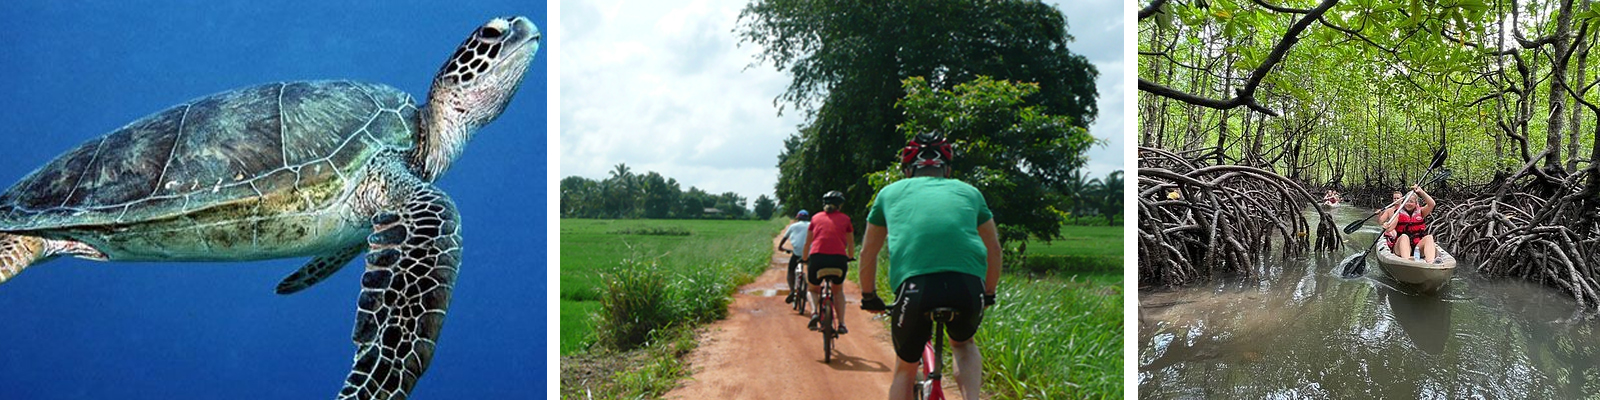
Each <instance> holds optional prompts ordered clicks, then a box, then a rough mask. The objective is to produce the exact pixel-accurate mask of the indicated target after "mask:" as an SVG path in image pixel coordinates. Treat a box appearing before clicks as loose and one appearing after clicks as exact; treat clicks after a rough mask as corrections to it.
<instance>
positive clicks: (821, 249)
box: [807, 211, 855, 255]
mask: <svg viewBox="0 0 1600 400" xmlns="http://www.w3.org/2000/svg"><path fill="white" fill-rule="evenodd" d="M852 233H855V227H853V226H851V225H850V216H849V215H844V213H842V212H838V211H823V212H820V213H817V215H813V216H811V229H810V232H809V234H808V235H807V238H809V239H811V253H810V254H836V255H847V254H844V250H845V248H844V244H845V243H844V240H845V235H849V234H852Z"/></svg>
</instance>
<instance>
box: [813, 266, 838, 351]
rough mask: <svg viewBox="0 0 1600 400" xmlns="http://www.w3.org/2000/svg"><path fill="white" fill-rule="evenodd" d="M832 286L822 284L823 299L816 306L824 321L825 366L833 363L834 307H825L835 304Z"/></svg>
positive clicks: (823, 345)
mask: <svg viewBox="0 0 1600 400" xmlns="http://www.w3.org/2000/svg"><path fill="white" fill-rule="evenodd" d="M831 286H832V285H829V284H828V282H823V283H822V298H821V299H819V301H818V304H817V305H816V307H817V311H818V312H819V313H820V315H821V319H822V363H824V364H826V363H830V362H833V336H834V333H833V329H834V325H833V307H829V306H825V305H829V304H833V301H832V300H833V290H831V289H832V288H831Z"/></svg>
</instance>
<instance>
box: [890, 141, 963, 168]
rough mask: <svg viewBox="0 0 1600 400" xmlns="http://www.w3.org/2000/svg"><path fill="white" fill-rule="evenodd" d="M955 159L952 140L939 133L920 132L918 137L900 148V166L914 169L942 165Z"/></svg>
mask: <svg viewBox="0 0 1600 400" xmlns="http://www.w3.org/2000/svg"><path fill="white" fill-rule="evenodd" d="M954 159H955V153H953V152H951V151H950V142H948V141H946V140H944V137H942V136H939V135H938V134H937V133H919V134H917V137H916V138H913V139H911V141H909V142H906V147H902V148H900V168H901V169H905V170H912V169H916V168H920V167H942V166H945V165H947V164H949V163H950V161H951V160H954Z"/></svg>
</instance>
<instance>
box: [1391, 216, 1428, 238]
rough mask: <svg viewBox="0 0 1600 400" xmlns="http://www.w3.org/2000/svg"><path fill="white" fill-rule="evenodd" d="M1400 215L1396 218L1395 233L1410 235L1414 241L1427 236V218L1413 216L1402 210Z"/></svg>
mask: <svg viewBox="0 0 1600 400" xmlns="http://www.w3.org/2000/svg"><path fill="white" fill-rule="evenodd" d="M1398 213H1399V215H1396V216H1395V217H1396V218H1397V219H1396V222H1395V224H1394V230H1395V232H1399V233H1404V234H1407V235H1410V236H1411V238H1412V239H1419V238H1421V236H1424V235H1427V233H1428V223H1427V220H1426V219H1425V218H1423V217H1416V216H1412V215H1411V214H1409V213H1407V212H1405V210H1400V211H1398Z"/></svg>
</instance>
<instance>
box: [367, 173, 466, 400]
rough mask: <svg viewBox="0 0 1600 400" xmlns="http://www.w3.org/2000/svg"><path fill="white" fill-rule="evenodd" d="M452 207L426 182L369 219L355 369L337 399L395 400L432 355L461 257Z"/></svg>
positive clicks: (405, 394)
mask: <svg viewBox="0 0 1600 400" xmlns="http://www.w3.org/2000/svg"><path fill="white" fill-rule="evenodd" d="M457 221H458V216H457V214H456V208H455V204H453V203H451V202H450V198H449V197H446V196H445V195H444V193H441V192H439V191H438V189H434V188H432V187H426V188H422V189H420V190H418V191H417V192H416V193H415V194H413V195H412V196H411V197H409V198H407V199H405V201H404V202H403V204H402V205H401V206H400V207H399V209H398V210H396V211H394V212H383V213H379V214H378V215H376V216H374V217H373V218H372V235H370V236H367V243H368V244H369V246H370V249H369V250H368V252H367V271H366V273H364V274H362V275H361V297H360V299H359V301H358V306H359V307H360V309H359V310H357V312H356V326H355V333H354V335H353V339H354V340H355V343H356V356H355V366H354V367H353V368H352V369H351V371H350V376H349V377H348V378H346V380H345V385H344V389H343V390H341V391H340V392H339V398H340V399H403V398H406V396H407V395H408V394H409V393H410V391H411V388H412V386H415V385H416V383H417V379H418V378H419V377H421V376H422V372H423V371H424V370H426V369H427V368H428V362H429V361H430V360H432V359H433V350H434V343H435V341H436V340H438V338H439V328H440V326H442V325H443V324H444V316H445V309H446V308H448V307H449V305H450V292H451V290H452V289H453V288H454V285H455V281H456V268H457V266H459V265H460V262H461V261H460V260H461V236H460V230H459V229H457V228H458V227H459V225H458V223H457Z"/></svg>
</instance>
